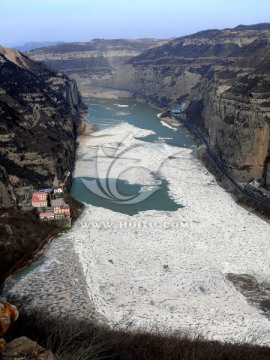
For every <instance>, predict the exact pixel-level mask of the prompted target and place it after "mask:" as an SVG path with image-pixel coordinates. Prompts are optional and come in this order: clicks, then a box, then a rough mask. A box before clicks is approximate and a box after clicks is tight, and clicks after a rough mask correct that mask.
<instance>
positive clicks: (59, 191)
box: [53, 185, 64, 195]
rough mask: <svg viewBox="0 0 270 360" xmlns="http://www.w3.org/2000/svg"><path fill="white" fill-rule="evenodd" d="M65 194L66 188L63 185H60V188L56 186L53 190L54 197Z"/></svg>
mask: <svg viewBox="0 0 270 360" xmlns="http://www.w3.org/2000/svg"><path fill="white" fill-rule="evenodd" d="M63 192H64V186H63V185H58V186H55V187H54V188H53V193H54V195H62V194H63Z"/></svg>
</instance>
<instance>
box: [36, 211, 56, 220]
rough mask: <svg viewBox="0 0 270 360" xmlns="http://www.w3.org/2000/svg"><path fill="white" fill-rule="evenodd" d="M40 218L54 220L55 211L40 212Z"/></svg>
mask: <svg viewBox="0 0 270 360" xmlns="http://www.w3.org/2000/svg"><path fill="white" fill-rule="evenodd" d="M39 218H40V220H54V213H53V212H52V211H47V212H42V213H40V214H39Z"/></svg>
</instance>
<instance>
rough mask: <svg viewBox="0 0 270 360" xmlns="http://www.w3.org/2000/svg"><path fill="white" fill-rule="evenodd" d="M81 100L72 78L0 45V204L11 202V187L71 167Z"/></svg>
mask: <svg viewBox="0 0 270 360" xmlns="http://www.w3.org/2000/svg"><path fill="white" fill-rule="evenodd" d="M80 104H81V100H80V95H79V93H78V90H77V87H76V84H75V82H74V81H71V80H69V79H68V78H67V77H66V76H65V75H62V74H59V73H56V72H54V71H52V70H49V69H48V68H47V67H46V66H45V65H42V64H40V63H35V62H34V61H32V60H30V59H29V58H27V57H26V56H24V55H22V54H21V53H20V52H18V51H16V50H12V49H5V48H2V47H0V207H9V206H11V205H12V204H13V203H14V201H15V195H14V192H13V188H14V187H19V186H23V185H29V184H32V185H34V186H45V185H51V184H52V180H53V178H54V176H55V175H57V176H58V177H59V178H61V177H63V175H64V173H65V172H67V171H69V170H72V168H73V165H74V159H75V145H76V136H75V133H76V127H77V124H78V120H79V116H80V110H79V108H80Z"/></svg>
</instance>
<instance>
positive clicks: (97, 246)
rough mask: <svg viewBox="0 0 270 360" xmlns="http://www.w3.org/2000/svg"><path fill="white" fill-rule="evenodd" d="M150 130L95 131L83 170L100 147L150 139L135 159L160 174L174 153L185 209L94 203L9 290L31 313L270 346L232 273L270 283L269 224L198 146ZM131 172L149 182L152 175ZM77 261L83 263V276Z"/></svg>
mask: <svg viewBox="0 0 270 360" xmlns="http://www.w3.org/2000/svg"><path fill="white" fill-rule="evenodd" d="M131 134H132V135H131ZM148 135H149V131H148V130H143V129H140V128H138V127H135V126H132V125H129V124H124V123H122V124H119V125H116V126H114V127H113V128H109V129H105V130H102V131H99V132H96V133H94V134H92V135H91V136H88V137H85V140H84V142H83V143H81V144H80V146H79V149H78V160H77V163H76V168H75V177H78V176H84V177H91V176H92V175H93V171H94V170H93V166H92V165H91V166H86V164H93V158H94V155H95V151H96V149H97V148H98V147H99V146H103V148H104V147H105V150H106V148H107V149H112V146H115V144H118V143H123V142H124V145H125V146H126V147H128V148H131V147H133V146H134V145H138V144H140V145H143V146H142V147H141V148H140V150H139V151H136V153H135V154H134V153H133V154H130V156H131V158H134V159H136V161H137V162H138V161H140V162H139V163H138V164H139V166H142V167H145V168H147V169H149V171H150V172H151V170H152V169H154V168H156V166H157V164H159V163H160V161H161V159H163V160H164V156H165V155H166V156H165V157H166V158H167V161H164V162H163V165H162V167H161V169H160V173H161V176H163V177H164V178H166V179H167V181H168V183H169V192H170V196H171V197H172V198H173V199H174V201H176V202H177V203H180V204H182V205H184V208H181V209H178V210H177V211H174V212H166V211H156V210H154V209H153V210H149V211H144V212H141V213H139V214H137V215H134V216H128V215H125V214H120V213H116V212H113V211H111V210H109V209H104V208H101V207H96V206H91V205H87V206H86V209H85V211H84V212H83V214H82V215H81V217H80V218H79V219H78V221H77V222H76V224H75V225H74V227H73V229H72V230H71V231H70V232H69V233H67V234H65V235H64V236H62V237H60V238H59V239H57V241H54V242H53V244H52V245H51V246H50V249H48V251H46V254H45V258H44V262H43V263H42V264H40V266H38V267H37V268H35V269H34V270H33V271H31V272H30V273H29V274H27V276H25V277H24V279H21V280H20V281H19V282H17V283H13V284H11V286H10V288H9V296H11V299H12V298H16V296H17V297H23V298H25V299H27V301H26V304H27V307H28V308H29V309H31V310H33V309H34V310H35V311H45V310H46V312H48V313H50V314H51V313H52V314H57V315H58V316H59V315H60V316H61V315H62V314H65V316H66V314H67V313H69V314H70V316H71V315H73V316H76V317H78V318H80V316H82V317H84V316H85V314H87V312H88V314H91V316H92V317H94V318H97V319H98V321H100V322H102V323H104V324H109V325H110V326H112V327H114V326H115V324H118V326H120V327H123V328H126V327H130V326H131V327H132V328H133V329H134V330H136V329H139V328H144V329H147V330H149V331H152V330H153V329H164V330H166V331H168V330H171V331H173V330H178V331H184V332H188V333H189V334H191V335H192V334H197V335H198V334H201V335H202V336H203V337H204V338H206V339H210V340H220V341H223V342H224V341H231V342H234V343H235V342H238V343H239V342H251V343H259V344H269V341H270V323H269V321H268V319H267V318H266V317H264V316H263V315H262V314H261V313H260V311H259V310H258V309H257V308H255V307H253V306H251V305H250V304H249V303H248V302H247V301H246V300H245V298H244V297H243V296H242V294H241V293H240V292H238V290H237V289H236V288H235V287H234V285H233V284H232V283H231V282H230V281H229V280H228V279H227V274H229V273H230V274H251V275H252V276H253V277H254V278H256V279H257V281H258V282H259V283H260V282H266V283H267V281H268V278H269V262H270V254H269V251H268V248H269V236H270V228H269V225H268V224H266V223H265V222H264V221H262V220H261V219H260V218H258V217H257V216H255V215H253V214H250V213H248V212H247V211H246V210H245V209H243V208H242V207H241V206H239V205H237V204H236V203H235V202H234V200H233V199H232V198H231V196H230V195H229V194H228V193H227V192H226V191H225V190H223V189H222V188H221V187H220V186H218V185H217V183H216V181H215V179H214V177H213V176H212V175H211V174H210V173H209V172H208V171H207V170H206V169H205V168H204V166H203V165H202V163H201V162H200V161H198V160H197V159H196V158H195V157H194V155H193V154H192V150H190V149H185V148H175V147H172V146H169V145H167V144H164V143H158V144H157V143H145V142H144V141H142V140H138V137H140V138H143V137H144V136H148ZM129 161H130V159H129ZM121 176H122V179H124V180H128V181H129V182H131V183H132V182H140V183H141V182H142V181H144V182H145V181H146V180H147V179H148V176H149V172H146V173H145V172H143V173H142V172H138V171H135V172H129V173H126V174H122V175H121ZM103 219H105V220H103ZM258 234H260V236H258ZM254 239H256V241H255V240H254ZM67 249H69V250H68V251H67ZM76 266H77V268H80V269H81V270H80V271H79V272H75V273H74V271H73V267H76ZM74 274H75V275H74ZM44 289H45V290H46V291H44ZM82 292H83V294H84V295H83V297H80V296H79V299H78V298H76V296H75V294H77V293H78V294H80V293H82ZM37 299H40V300H37ZM78 308H80V309H83V311H79V312H78ZM254 334H257V336H256V338H254ZM258 334H259V336H258Z"/></svg>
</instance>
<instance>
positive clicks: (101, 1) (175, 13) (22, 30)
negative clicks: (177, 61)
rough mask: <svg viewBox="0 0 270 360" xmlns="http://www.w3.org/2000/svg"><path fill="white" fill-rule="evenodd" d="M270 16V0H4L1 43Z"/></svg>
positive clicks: (169, 31) (174, 33) (143, 32)
mask: <svg viewBox="0 0 270 360" xmlns="http://www.w3.org/2000/svg"><path fill="white" fill-rule="evenodd" d="M269 15H270V0H256V1H254V0H192V1H187V0H184V1H183V0H0V44H2V45H15V44H16V45H19V44H21V43H24V42H29V41H58V40H62V41H88V40H91V39H94V38H103V39H113V38H140V37H154V38H169V37H178V36H183V35H187V34H191V33H194V32H197V31H200V30H206V29H215V28H217V29H223V28H227V27H235V26H237V25H239V24H245V25H250V24H256V23H260V22H269V21H270V19H269Z"/></svg>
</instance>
